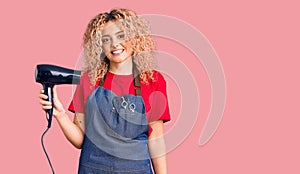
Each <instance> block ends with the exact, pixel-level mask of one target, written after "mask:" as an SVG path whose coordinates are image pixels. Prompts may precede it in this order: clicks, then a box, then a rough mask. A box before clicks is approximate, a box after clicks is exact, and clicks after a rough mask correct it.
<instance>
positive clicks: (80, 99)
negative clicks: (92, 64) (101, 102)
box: [68, 75, 85, 113]
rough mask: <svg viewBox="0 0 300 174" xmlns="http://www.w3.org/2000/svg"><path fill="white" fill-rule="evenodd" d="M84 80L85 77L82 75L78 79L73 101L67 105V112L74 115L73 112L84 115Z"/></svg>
mask: <svg viewBox="0 0 300 174" xmlns="http://www.w3.org/2000/svg"><path fill="white" fill-rule="evenodd" d="M84 79H85V76H84V75H83V76H82V77H81V79H80V84H79V85H77V87H76V90H75V93H74V96H73V99H72V101H71V103H70V105H69V108H68V110H69V111H71V112H73V113H75V112H80V113H84V112H85V103H84V87H83V85H84Z"/></svg>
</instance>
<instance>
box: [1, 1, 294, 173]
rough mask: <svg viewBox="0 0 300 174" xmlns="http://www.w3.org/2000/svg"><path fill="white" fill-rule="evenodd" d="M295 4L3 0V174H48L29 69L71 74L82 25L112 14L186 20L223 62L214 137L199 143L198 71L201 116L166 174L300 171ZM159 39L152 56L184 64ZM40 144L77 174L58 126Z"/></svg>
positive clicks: (204, 82) (66, 93)
mask: <svg viewBox="0 0 300 174" xmlns="http://www.w3.org/2000/svg"><path fill="white" fill-rule="evenodd" d="M4 2H5V3H4ZM196 2H197V3H196ZM296 2H297V1H292V0H286V1H282V2H279V1H276V2H274V1H258V0H255V1H251V2H241V1H234V0H230V1H226V2H225V1H216V0H213V1H210V2H207V1H194V2H193V1H189V0H184V1H156V0H155V1H154V0H152V1H139V0H130V1H127V0H126V1H125V0H103V1H99V0H98V1H96V0H93V1H91V0H90V1H70V0H65V1H58V0H52V1H47V2H44V1H38V0H27V1H1V4H0V8H1V9H0V13H1V15H0V18H1V20H0V21H1V32H0V38H1V53H2V54H1V58H2V61H3V63H2V68H1V74H2V79H1V81H2V83H1V84H2V86H1V95H0V96H1V97H0V100H1V111H2V112H1V113H2V119H1V122H0V124H1V126H0V127H1V131H0V132H1V136H0V137H1V146H0V147H1V148H0V154H1V155H0V158H1V173H50V168H49V166H48V163H47V160H46V158H45V155H44V153H43V151H42V148H41V143H40V136H41V134H42V132H43V131H44V129H45V128H46V120H45V118H44V115H45V114H44V112H43V111H42V110H41V109H40V105H39V100H38V98H37V95H38V93H39V89H40V88H41V85H40V84H37V83H35V81H34V68H35V66H36V64H39V63H51V64H57V65H61V66H65V67H70V68H74V67H75V66H76V62H77V60H78V57H79V53H80V50H81V47H80V46H81V41H82V35H83V32H84V30H85V27H86V25H87V22H88V21H89V19H90V18H91V17H93V16H94V15H96V14H97V13H99V12H102V11H107V10H109V9H111V8H113V7H125V8H130V9H133V10H134V11H136V12H137V13H138V14H163V15H167V16H173V17H176V18H178V19H181V20H183V21H186V22H187V23H189V24H191V25H193V26H194V27H196V28H197V29H198V30H199V31H201V32H202V33H203V34H204V35H205V36H206V37H207V39H208V40H209V41H210V43H211V44H212V46H213V47H214V49H215V50H216V52H217V54H218V56H219V58H220V61H221V62H222V65H223V69H224V72H225V77H226V83H227V102H226V108H225V111H224V116H223V119H222V122H221V124H220V125H219V128H218V130H217V131H216V133H215V134H214V136H213V138H212V139H210V141H209V142H208V143H207V144H205V145H204V146H199V145H198V141H199V136H200V132H201V130H202V128H203V125H204V122H205V120H206V117H207V115H208V112H209V105H210V102H211V101H210V94H209V93H210V86H209V80H208V78H207V75H206V73H205V71H204V69H203V67H200V68H199V69H198V71H199V72H195V71H193V73H194V75H195V77H197V84H199V94H200V98H201V106H200V113H199V118H198V120H197V122H196V123H195V126H194V127H193V130H192V132H191V134H190V135H189V136H187V138H186V139H185V140H184V142H183V143H181V144H180V145H179V146H178V147H177V148H175V149H174V150H172V151H171V152H169V153H168V166H169V173H209V174H217V173H234V174H240V173H289V174H291V173H300V167H299V161H300V140H299V137H300V136H299V132H300V126H299V125H300V119H299V116H300V112H299V98H300V92H299V89H300V83H299V73H300V72H299V67H298V66H299V60H298V59H299V58H300V52H299V45H300V43H299V40H300V34H299V31H300V25H299V15H300V13H299V4H297V3H296ZM186 34H187V35H188V33H186ZM157 42H158V48H159V49H161V50H164V51H166V52H170V53H172V54H175V55H177V56H179V57H180V59H182V60H185V62H186V63H187V64H188V63H189V57H188V56H182V55H180V54H182V52H181V53H180V52H179V51H178V49H179V47H180V46H178V45H177V46H176V44H175V43H173V44H174V46H170V45H169V44H172V43H170V42H164V41H163V39H157ZM176 47H178V49H175V48H176ZM181 49H182V48H181ZM183 51H184V50H183ZM191 60H192V59H191ZM194 70H195V69H194ZM168 81H169V82H170V83H169V84H170V85H169V90H170V91H171V92H172V90H174V91H175V93H174V94H175V95H170V107H171V109H172V113H173V122H170V123H168V124H167V125H166V131H169V130H171V128H172V126H174V123H175V122H176V117H177V116H178V112H179V111H178V108H176V107H175V106H176V101H175V100H176V97H178V90H180V89H176V87H175V84H174V83H173V81H172V79H168ZM58 92H59V94H60V98H61V100H62V102H63V104H64V105H65V107H67V105H68V104H69V101H70V99H71V97H72V87H71V86H67V85H64V86H60V87H59V89H58ZM62 94H63V95H62ZM180 116H182V117H186V115H180ZM70 117H71V114H70ZM45 144H46V148H47V150H48V153H49V155H50V157H51V160H52V163H53V165H54V168H55V171H56V173H59V174H60V173H65V174H68V173H76V171H77V166H78V157H79V150H77V149H75V148H73V147H72V146H71V145H70V144H69V143H68V141H67V140H66V139H65V138H64V136H63V134H62V132H61V131H60V129H59V127H58V125H57V123H56V122H55V121H54V122H53V127H52V128H51V130H50V131H49V132H48V134H47V135H46V137H45Z"/></svg>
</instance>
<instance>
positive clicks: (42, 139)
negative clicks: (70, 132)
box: [41, 113, 54, 174]
mask: <svg viewBox="0 0 300 174" xmlns="http://www.w3.org/2000/svg"><path fill="white" fill-rule="evenodd" d="M46 118H47V113H46ZM47 120H49V119H48V118H47ZM48 130H49V127H47V129H46V130H45V131H44V133H43V134H42V137H41V142H42V147H43V150H44V152H45V155H46V157H47V160H48V163H49V165H50V168H51V170H52V173H53V174H54V169H53V167H52V164H51V160H50V158H49V155H48V153H47V151H46V148H45V145H44V136H45V134H46V133H47V132H48Z"/></svg>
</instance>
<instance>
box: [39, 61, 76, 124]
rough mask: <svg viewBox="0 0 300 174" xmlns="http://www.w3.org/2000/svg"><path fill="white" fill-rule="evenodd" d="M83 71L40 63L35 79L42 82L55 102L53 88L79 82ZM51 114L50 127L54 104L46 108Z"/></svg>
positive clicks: (47, 93)
mask: <svg viewBox="0 0 300 174" xmlns="http://www.w3.org/2000/svg"><path fill="white" fill-rule="evenodd" d="M80 77H81V71H78V70H72V69H68V68H64V67H60V66H56V65H50V64H39V65H37V66H36V69H35V81H36V82H38V83H41V84H42V85H43V88H44V94H46V95H47V96H48V99H47V100H48V101H50V102H51V103H53V92H52V88H53V86H54V85H60V84H79V83H80ZM46 112H47V113H48V115H49V118H48V128H50V127H51V122H52V113H53V105H52V108H51V109H48V110H46Z"/></svg>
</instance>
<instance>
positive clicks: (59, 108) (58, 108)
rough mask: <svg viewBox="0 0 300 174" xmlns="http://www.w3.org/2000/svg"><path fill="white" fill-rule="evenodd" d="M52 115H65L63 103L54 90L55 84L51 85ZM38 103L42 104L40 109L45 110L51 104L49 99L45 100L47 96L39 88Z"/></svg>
mask: <svg viewBox="0 0 300 174" xmlns="http://www.w3.org/2000/svg"><path fill="white" fill-rule="evenodd" d="M52 90H53V104H54V105H53V114H52V115H53V116H54V117H55V118H56V119H58V118H60V117H63V116H64V115H65V112H66V111H65V110H64V107H63V105H62V104H61V102H60V100H59V98H58V97H57V91H56V86H54V87H53V89H52ZM39 98H40V99H41V100H40V104H41V105H42V109H43V110H44V111H46V110H47V109H51V108H52V104H51V102H50V101H47V99H48V96H47V95H45V94H44V90H43V89H41V90H40V94H39Z"/></svg>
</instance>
